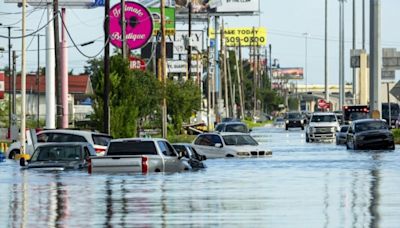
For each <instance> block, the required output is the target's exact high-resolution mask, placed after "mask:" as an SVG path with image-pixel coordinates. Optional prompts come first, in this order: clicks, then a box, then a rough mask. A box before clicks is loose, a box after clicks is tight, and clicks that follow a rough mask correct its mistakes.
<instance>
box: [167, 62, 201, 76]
mask: <svg viewBox="0 0 400 228" xmlns="http://www.w3.org/2000/svg"><path fill="white" fill-rule="evenodd" d="M190 68H191V69H190V71H191V72H192V73H196V72H199V73H201V72H202V71H203V63H202V61H191V64H190ZM187 69H188V67H187V61H185V60H168V61H167V71H168V73H170V74H171V73H186V72H187Z"/></svg>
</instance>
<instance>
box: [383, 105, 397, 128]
mask: <svg viewBox="0 0 400 228" xmlns="http://www.w3.org/2000/svg"><path fill="white" fill-rule="evenodd" d="M399 114H400V107H399V104H397V103H390V116H389V104H388V103H382V119H384V120H386V123H388V125H389V117H390V125H389V126H395V125H396V120H397V117H398V116H399Z"/></svg>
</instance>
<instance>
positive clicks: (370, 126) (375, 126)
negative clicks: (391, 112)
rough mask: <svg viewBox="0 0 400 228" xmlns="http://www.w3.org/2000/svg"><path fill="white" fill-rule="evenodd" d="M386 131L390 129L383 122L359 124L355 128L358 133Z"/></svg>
mask: <svg viewBox="0 0 400 228" xmlns="http://www.w3.org/2000/svg"><path fill="white" fill-rule="evenodd" d="M384 129H386V130H387V129H388V127H387V125H386V123H384V122H381V121H373V122H363V123H357V124H356V126H355V131H356V132H363V131H373V130H384Z"/></svg>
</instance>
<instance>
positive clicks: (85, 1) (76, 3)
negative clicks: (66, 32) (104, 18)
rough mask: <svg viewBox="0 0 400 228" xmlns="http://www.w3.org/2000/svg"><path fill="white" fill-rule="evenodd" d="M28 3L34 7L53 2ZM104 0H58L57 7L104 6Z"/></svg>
mask: <svg viewBox="0 0 400 228" xmlns="http://www.w3.org/2000/svg"><path fill="white" fill-rule="evenodd" d="M26 2H27V3H28V4H29V5H31V6H35V7H47V5H48V4H53V2H54V1H53V0H27V1H26ZM104 2H105V0H58V5H59V7H67V8H70V7H71V8H93V7H97V6H104ZM4 3H22V0H4Z"/></svg>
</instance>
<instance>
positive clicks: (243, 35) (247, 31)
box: [209, 27, 267, 47]
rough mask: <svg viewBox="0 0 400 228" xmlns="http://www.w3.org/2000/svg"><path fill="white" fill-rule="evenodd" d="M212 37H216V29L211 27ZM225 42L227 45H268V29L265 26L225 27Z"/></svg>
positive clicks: (210, 34)
mask: <svg viewBox="0 0 400 228" xmlns="http://www.w3.org/2000/svg"><path fill="white" fill-rule="evenodd" d="M209 36H210V39H215V31H214V30H211V29H210V32H209ZM224 36H225V44H226V46H227V47H239V45H240V46H242V47H249V46H266V45H267V29H266V28H265V27H258V28H255V27H243V28H225V29H224Z"/></svg>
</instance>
